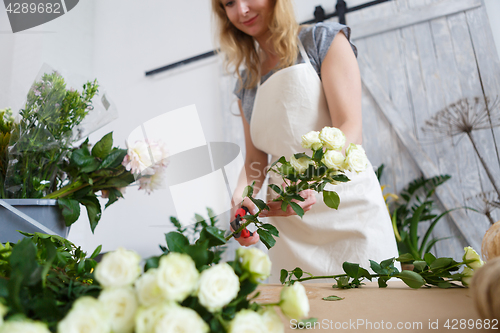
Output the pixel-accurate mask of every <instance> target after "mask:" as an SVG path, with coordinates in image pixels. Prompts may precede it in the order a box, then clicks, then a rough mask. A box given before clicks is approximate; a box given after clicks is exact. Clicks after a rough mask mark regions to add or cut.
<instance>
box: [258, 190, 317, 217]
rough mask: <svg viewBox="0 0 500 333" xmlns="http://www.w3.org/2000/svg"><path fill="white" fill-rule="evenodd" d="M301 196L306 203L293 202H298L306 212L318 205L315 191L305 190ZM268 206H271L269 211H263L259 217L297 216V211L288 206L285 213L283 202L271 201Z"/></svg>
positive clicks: (300, 193)
mask: <svg viewBox="0 0 500 333" xmlns="http://www.w3.org/2000/svg"><path fill="white" fill-rule="evenodd" d="M299 195H300V196H301V197H302V198H304V199H305V200H304V201H298V200H292V201H293V202H296V203H297V204H298V205H299V206H300V207H302V209H303V210H304V212H307V211H308V210H310V209H311V207H312V205H314V204H315V203H316V196H315V191H313V190H304V191H302V192H299ZM267 205H268V206H269V210H263V211H261V212H260V214H259V217H267V216H290V215H297V213H295V211H294V210H293V209H292V207H290V205H288V206H287V207H286V211H283V210H282V209H281V201H269V202H267Z"/></svg>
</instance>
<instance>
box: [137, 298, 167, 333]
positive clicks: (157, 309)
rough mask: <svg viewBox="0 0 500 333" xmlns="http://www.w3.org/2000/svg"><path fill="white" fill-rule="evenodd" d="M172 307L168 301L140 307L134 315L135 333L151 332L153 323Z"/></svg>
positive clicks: (153, 326)
mask: <svg viewBox="0 0 500 333" xmlns="http://www.w3.org/2000/svg"><path fill="white" fill-rule="evenodd" d="M171 307H172V305H171V304H169V303H162V304H156V305H154V306H151V307H148V308H145V307H140V308H139V310H138V311H137V313H136V316H135V333H152V332H153V331H154V328H155V325H156V323H157V322H158V320H159V319H160V318H162V317H163V316H164V315H165V314H166V313H167V312H168V311H169V310H170V308H171Z"/></svg>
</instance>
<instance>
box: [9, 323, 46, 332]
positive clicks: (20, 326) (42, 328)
mask: <svg viewBox="0 0 500 333" xmlns="http://www.w3.org/2000/svg"><path fill="white" fill-rule="evenodd" d="M0 333H50V331H49V329H48V328H47V325H45V324H44V323H42V322H39V321H30V320H24V321H16V320H8V321H6V322H4V323H3V325H0Z"/></svg>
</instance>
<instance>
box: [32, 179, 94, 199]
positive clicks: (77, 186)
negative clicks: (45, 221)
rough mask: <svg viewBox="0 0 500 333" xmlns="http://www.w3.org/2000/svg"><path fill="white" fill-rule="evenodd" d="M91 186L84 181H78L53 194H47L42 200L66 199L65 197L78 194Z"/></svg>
mask: <svg viewBox="0 0 500 333" xmlns="http://www.w3.org/2000/svg"><path fill="white" fill-rule="evenodd" d="M87 186H89V184H84V183H83V181H81V180H77V181H76V182H74V183H71V184H68V185H66V186H64V187H63V188H61V189H59V190H57V191H55V192H52V193H50V194H47V195H46V196H44V197H43V198H42V199H58V198H64V197H65V196H68V195H70V194H71V193H73V192H76V191H78V190H80V189H82V188H84V187H87Z"/></svg>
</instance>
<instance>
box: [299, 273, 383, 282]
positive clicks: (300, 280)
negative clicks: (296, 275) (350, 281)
mask: <svg viewBox="0 0 500 333" xmlns="http://www.w3.org/2000/svg"><path fill="white" fill-rule="evenodd" d="M343 276H348V275H347V274H338V275H322V276H309V277H306V278H302V279H297V280H294V281H295V282H302V281H308V280H315V279H337V278H339V277H343ZM380 276H386V275H380V274H371V277H372V278H374V277H380Z"/></svg>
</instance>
